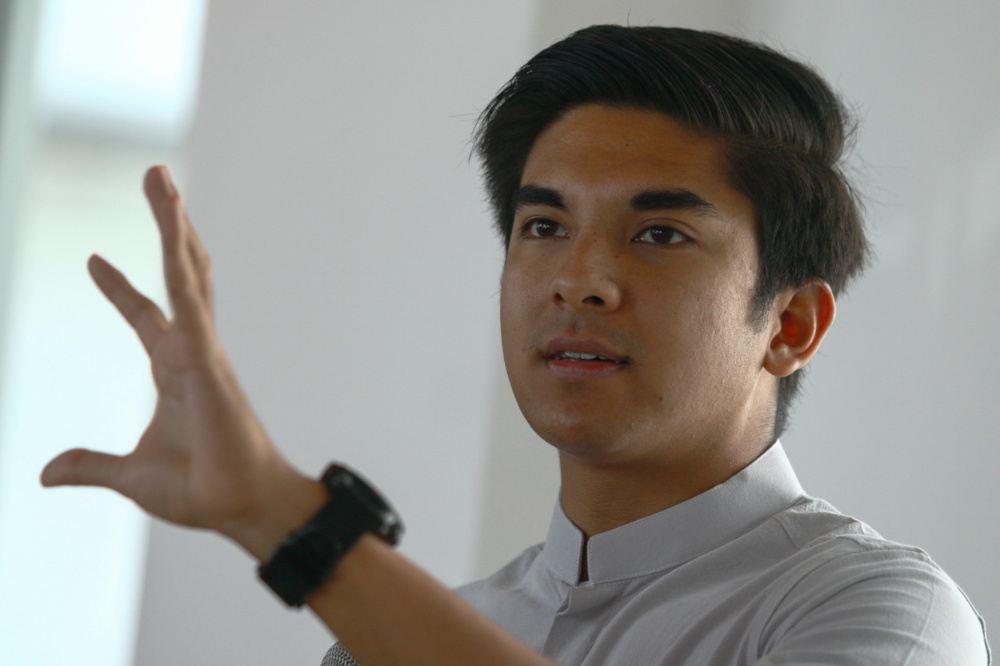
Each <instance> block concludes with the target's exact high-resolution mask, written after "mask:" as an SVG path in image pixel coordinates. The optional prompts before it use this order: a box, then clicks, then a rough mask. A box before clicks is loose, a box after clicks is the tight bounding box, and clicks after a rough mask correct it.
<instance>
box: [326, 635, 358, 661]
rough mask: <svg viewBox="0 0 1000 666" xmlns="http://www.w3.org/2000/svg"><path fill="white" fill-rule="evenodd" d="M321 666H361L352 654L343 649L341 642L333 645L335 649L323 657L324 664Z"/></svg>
mask: <svg viewBox="0 0 1000 666" xmlns="http://www.w3.org/2000/svg"><path fill="white" fill-rule="evenodd" d="M320 666H359V665H358V662H356V661H354V657H352V656H351V653H350V652H348V651H347V650H345V649H344V648H343V646H342V645H341V644H340V642H339V641H338V642H336V643H334V644H333V647H332V648H330V650H329V651H328V652H327V653H326V656H325V657H323V663H322V664H320Z"/></svg>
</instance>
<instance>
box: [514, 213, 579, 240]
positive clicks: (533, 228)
mask: <svg viewBox="0 0 1000 666" xmlns="http://www.w3.org/2000/svg"><path fill="white" fill-rule="evenodd" d="M521 235H522V236H526V237H527V238H556V237H561V236H567V235H569V234H568V232H567V231H566V229H565V228H564V227H563V225H561V224H559V223H558V222H556V221H555V220H550V219H549V218H547V217H533V218H531V219H529V220H527V221H526V222H525V223H524V226H522V227H521Z"/></svg>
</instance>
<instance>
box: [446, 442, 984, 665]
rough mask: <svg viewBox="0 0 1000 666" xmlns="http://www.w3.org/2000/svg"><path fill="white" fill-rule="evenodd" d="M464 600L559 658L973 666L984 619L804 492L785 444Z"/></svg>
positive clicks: (928, 574) (571, 529)
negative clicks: (583, 577)
mask: <svg viewBox="0 0 1000 666" xmlns="http://www.w3.org/2000/svg"><path fill="white" fill-rule="evenodd" d="M586 543H587V546H586V547H587V565H588V572H589V580H588V581H585V582H581V581H580V566H581V554H582V547H583V544H584V537H583V534H582V533H581V532H580V530H578V529H577V528H576V526H574V525H573V524H572V523H571V522H570V521H569V519H568V518H567V517H566V515H565V514H564V513H563V511H562V509H561V507H559V506H557V507H556V510H555V513H554V515H553V518H552V523H551V526H550V528H549V534H548V538H547V539H546V540H545V543H543V544H539V545H537V546H534V547H532V548H529V549H528V550H526V551H525V552H524V553H523V554H522V555H520V556H519V557H518V558H517V559H515V560H514V561H513V562H511V563H510V564H508V565H507V566H506V567H504V568H503V569H501V570H500V571H498V572H497V573H496V574H494V575H493V576H491V577H489V578H487V579H485V580H482V581H479V582H476V583H471V584H469V585H466V586H463V587H461V588H459V590H458V593H459V594H460V595H461V596H462V597H464V598H465V599H466V600H467V601H468V602H470V603H471V604H472V605H473V606H475V607H476V608H478V609H479V610H480V611H481V612H483V613H484V614H485V615H486V616H487V617H489V618H491V619H492V620H493V621H494V622H496V623H497V624H499V625H500V626H502V627H503V628H504V629H506V630H507V631H508V632H510V633H512V634H513V635H514V636H516V637H517V638H519V639H520V640H521V641H523V642H525V643H527V644H528V645H529V646H531V647H532V648H534V649H535V650H536V651H538V652H541V653H542V654H544V655H545V656H547V657H549V658H550V659H552V660H554V661H556V662H557V663H559V664H566V665H570V664H572V665H574V666H575V665H598V664H602V665H603V664H622V665H627V666H640V665H646V664H649V665H652V664H663V665H669V666H682V665H692V666H693V665H696V664H697V665H698V666H706V665H711V666H724V665H741V666H742V665H746V666H750V665H754V666H775V665H778V664H788V665H791V664H796V665H805V664H809V665H821V664H822V665H831V666H832V665H834V664H836V665H840V664H857V665H858V666H877V665H880V664H886V665H889V664H892V665H893V666H900V665H906V666H917V665H924V664H928V665H930V664H934V665H940V666H945V665H947V666H965V665H968V666H982V665H985V664H988V663H989V648H988V646H987V644H986V638H985V629H984V627H983V625H982V619H981V618H980V617H979V616H978V614H977V613H976V611H975V609H974V608H973V607H972V605H971V604H970V603H969V601H968V599H967V598H966V596H965V594H964V593H963V592H962V591H961V590H960V589H959V587H958V586H957V585H956V584H955V583H954V582H953V581H952V580H951V579H950V578H949V577H948V576H947V574H945V573H944V571H942V570H941V568H940V567H938V566H937V565H936V564H935V563H934V562H933V561H932V560H931V559H930V557H928V555H927V554H926V553H924V552H923V551H921V550H919V549H917V548H913V547H911V546H904V545H900V544H896V543H893V542H890V541H887V540H885V539H883V538H882V537H881V536H879V535H878V534H877V533H876V532H875V531H874V530H872V529H871V528H870V527H868V526H867V525H864V524H863V523H861V522H859V521H857V520H854V519H853V518H850V517H848V516H845V515H843V514H841V513H839V512H837V510H836V509H834V508H833V507H832V506H830V505H829V504H827V503H826V502H824V501H822V500H818V499H814V498H811V497H808V496H806V495H805V493H804V492H803V491H802V488H801V486H800V485H799V482H798V480H797V479H796V477H795V473H794V471H793V470H792V467H791V465H790V463H789V462H788V458H787V457H786V456H785V452H784V450H783V449H782V447H781V444H780V443H777V444H775V445H774V446H772V447H771V448H770V449H769V450H768V451H767V452H766V453H764V454H763V455H762V456H761V457H760V458H758V459H757V460H756V461H755V462H753V463H752V464H751V465H750V466H748V467H747V468H746V469H744V470H742V471H741V472H739V473H738V474H736V475H735V476H733V477H732V478H731V479H729V480H728V481H726V482H725V483H722V484H720V485H718V486H716V487H714V488H712V489H710V490H708V491H706V492H704V493H702V494H701V495H698V496H697V497H694V498H692V499H690V500H688V501H686V502H683V503H681V504H679V505H677V506H674V507H672V508H670V509H667V510H666V511H662V512H660V513H657V514H654V515H652V516H648V517H646V518H643V519H641V520H638V521H635V522H633V523H630V524H628V525H623V526H622V527H619V528H616V529H614V530H611V531H608V532H605V533H603V534H598V535H596V536H594V537H592V538H591V539H589V540H588V541H587V542H586Z"/></svg>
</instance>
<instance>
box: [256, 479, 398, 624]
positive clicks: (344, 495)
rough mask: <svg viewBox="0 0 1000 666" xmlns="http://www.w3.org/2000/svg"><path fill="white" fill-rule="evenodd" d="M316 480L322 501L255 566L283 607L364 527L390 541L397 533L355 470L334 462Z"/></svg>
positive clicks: (321, 577)
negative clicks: (267, 558)
mask: <svg viewBox="0 0 1000 666" xmlns="http://www.w3.org/2000/svg"><path fill="white" fill-rule="evenodd" d="M322 481H323V484H324V485H325V486H326V488H327V491H328V492H329V494H330V497H329V499H328V500H327V502H326V504H324V505H323V507H322V508H320V510H319V511H317V512H316V514H315V515H314V516H313V517H312V518H311V519H310V520H309V522H307V523H306V524H305V525H304V526H303V527H302V528H301V529H299V530H297V531H295V532H293V533H292V534H290V535H289V536H288V537H287V538H286V539H285V540H284V541H283V542H282V543H281V545H279V546H278V548H277V550H275V552H274V555H273V556H272V557H271V560H270V561H269V562H267V563H266V564H262V565H260V567H258V573H259V575H260V578H261V579H262V580H263V581H264V582H265V583H267V585H268V586H269V587H270V588H271V589H272V590H274V592H275V593H276V594H277V595H278V596H279V597H281V599H282V600H283V601H284V602H285V603H286V604H288V605H289V606H295V607H299V606H302V604H304V603H305V600H306V597H308V596H309V595H310V594H312V593H313V592H315V591H316V590H317V589H318V588H319V587H320V586H321V585H322V584H323V583H324V582H325V581H326V579H327V578H329V577H330V575H331V574H332V573H333V570H334V568H335V567H336V565H337V563H338V562H339V561H340V559H341V558H342V557H343V556H344V555H345V554H347V552H348V551H349V550H350V549H351V548H352V547H353V546H354V544H356V543H357V541H358V539H360V538H361V536H362V535H363V534H364V533H365V532H372V533H374V534H375V535H376V536H378V537H380V538H381V539H383V540H384V541H386V542H388V543H389V544H391V545H395V544H396V543H398V542H399V537H400V535H401V534H402V530H403V526H402V523H401V522H400V520H399V518H398V517H397V515H396V513H395V512H394V511H393V510H392V507H390V506H389V504H388V503H387V502H386V501H385V500H384V499H382V497H381V496H380V495H379V494H378V493H377V492H376V491H375V490H374V489H373V488H372V487H371V486H370V485H369V484H368V483H367V482H366V481H365V480H364V479H363V478H362V477H361V476H360V475H358V474H357V473H356V472H354V471H352V470H350V469H349V468H347V467H345V466H343V465H339V464H336V463H335V464H332V465H330V466H329V467H327V469H326V470H325V471H324V472H323V476H322Z"/></svg>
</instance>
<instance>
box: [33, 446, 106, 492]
mask: <svg viewBox="0 0 1000 666" xmlns="http://www.w3.org/2000/svg"><path fill="white" fill-rule="evenodd" d="M122 460H124V458H123V457H122V456H116V455H112V454H110V453H100V452H98V451H88V450H87V449H72V450H70V451H65V452H63V453H61V454H59V455H58V456H56V457H55V458H53V459H52V460H51V461H49V464H48V465H46V466H45V469H43V470H42V477H41V481H42V485H43V486H45V487H51V486H103V487H105V488H114V487H115V482H116V481H117V480H118V477H119V474H120V470H121V463H122Z"/></svg>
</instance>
